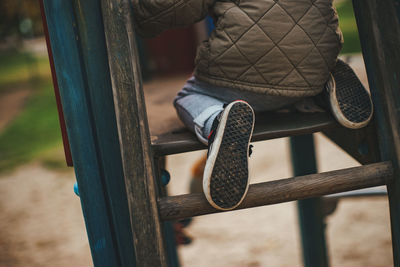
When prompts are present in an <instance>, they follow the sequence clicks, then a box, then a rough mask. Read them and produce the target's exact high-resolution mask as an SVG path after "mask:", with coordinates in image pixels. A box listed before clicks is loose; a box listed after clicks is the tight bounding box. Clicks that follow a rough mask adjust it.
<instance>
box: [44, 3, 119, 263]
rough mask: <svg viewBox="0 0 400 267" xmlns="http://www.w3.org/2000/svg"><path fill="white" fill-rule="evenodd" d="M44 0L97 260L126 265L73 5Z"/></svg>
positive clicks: (68, 129) (92, 245)
mask: <svg viewBox="0 0 400 267" xmlns="http://www.w3.org/2000/svg"><path fill="white" fill-rule="evenodd" d="M43 2H44V9H45V13H46V18H47V22H48V29H49V37H50V41H51V49H52V53H53V56H54V65H55V69H56V73H57V78H58V86H59V89H60V95H61V101H62V107H63V111H64V115H65V119H66V127H67V132H68V137H69V141H70V145H71V153H72V159H73V163H74V167H75V173H76V180H77V182H78V186H79V192H80V200H81V204H82V210H83V214H84V218H85V224H86V229H87V234H88V239H89V244H90V249H91V252H92V258H93V264H94V265H95V266H121V259H120V258H119V255H118V245H117V243H116V242H115V231H114V228H113V227H114V226H113V222H112V220H111V219H110V218H111V214H110V211H109V199H108V198H107V195H106V194H105V192H107V189H106V188H105V185H104V180H103V177H104V175H103V173H102V167H101V164H102V163H101V161H100V159H99V157H98V153H99V151H98V140H97V138H96V136H95V129H94V127H93V117H92V115H93V114H92V110H91V106H90V100H89V98H88V96H87V77H86V75H85V73H86V71H85V66H84V64H83V61H82V57H81V52H82V51H81V50H80V49H81V44H80V43H79V34H78V33H77V31H76V27H77V21H76V16H75V11H74V4H73V2H72V1H64V0H45V1H43ZM71 194H72V188H71Z"/></svg>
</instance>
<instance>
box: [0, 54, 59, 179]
mask: <svg viewBox="0 0 400 267" xmlns="http://www.w3.org/2000/svg"><path fill="white" fill-rule="evenodd" d="M0 61H1V62H2V63H3V62H5V63H6V64H2V66H1V67H0V93H1V91H2V90H12V89H13V87H16V88H18V86H17V85H19V84H23V85H25V86H26V85H28V86H29V89H30V90H31V91H32V92H31V96H30V98H29V99H28V100H27V103H26V105H25V107H24V109H23V110H22V111H21V113H20V114H19V115H18V116H17V117H16V118H15V119H14V120H13V121H12V122H11V123H10V124H9V125H8V126H7V127H6V128H5V129H4V130H3V131H2V132H0V172H4V171H8V170H12V169H13V168H14V167H16V166H18V165H20V164H23V163H27V162H29V161H31V160H32V159H34V158H39V160H42V161H43V162H45V163H46V162H47V163H48V165H49V166H58V165H60V164H59V162H55V161H61V160H59V159H60V158H61V157H54V156H53V154H55V153H53V152H52V151H55V150H56V151H59V150H60V149H61V146H62V142H61V133H60V126H59V122H58V115H57V107H56V102H55V97H54V91H53V85H52V83H51V77H50V72H49V66H48V64H49V63H48V60H47V58H46V57H42V58H38V59H35V57H34V56H32V55H31V54H28V53H18V52H16V51H12V52H11V53H1V54H0ZM33 67H36V70H35V72H33V75H32V73H29V69H31V68H33ZM46 69H47V72H46ZM49 151H50V155H49ZM57 153H58V152H57ZM58 154H59V153H58ZM64 165H65V164H64Z"/></svg>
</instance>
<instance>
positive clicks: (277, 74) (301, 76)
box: [132, 0, 342, 97]
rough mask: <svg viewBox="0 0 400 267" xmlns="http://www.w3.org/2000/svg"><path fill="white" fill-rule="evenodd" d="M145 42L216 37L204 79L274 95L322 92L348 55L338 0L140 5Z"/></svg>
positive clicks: (203, 52)
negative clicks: (201, 27)
mask: <svg viewBox="0 0 400 267" xmlns="http://www.w3.org/2000/svg"><path fill="white" fill-rule="evenodd" d="M132 1H133V2H132V3H133V10H134V15H135V19H136V30H137V32H138V34H139V35H141V36H144V37H151V36H154V35H157V34H159V33H160V32H162V31H164V30H166V29H168V28H172V27H183V26H188V25H190V24H192V23H195V22H197V21H200V20H202V19H203V18H204V17H205V16H206V15H207V14H211V15H212V16H213V18H214V19H215V25H216V28H215V30H214V31H213V32H212V33H211V35H210V37H209V39H208V40H207V41H205V42H203V43H202V44H201V45H200V47H199V48H198V50H197V56H196V61H195V63H196V68H195V72H194V73H195V76H196V78H197V79H199V80H202V81H204V82H207V83H209V84H213V85H216V86H223V87H229V88H237V89H241V90H245V91H253V92H258V93H265V94H270V95H281V96H288V97H304V96H312V95H316V94H318V93H319V92H321V91H322V89H323V85H324V84H325V82H326V81H327V80H328V77H329V73H330V71H331V70H332V69H333V67H334V66H335V64H336V57H337V55H338V53H339V51H340V49H341V45H342V34H341V32H340V29H339V27H338V17H337V14H336V11H335V9H334V8H333V6H332V0H216V1H215V0H132Z"/></svg>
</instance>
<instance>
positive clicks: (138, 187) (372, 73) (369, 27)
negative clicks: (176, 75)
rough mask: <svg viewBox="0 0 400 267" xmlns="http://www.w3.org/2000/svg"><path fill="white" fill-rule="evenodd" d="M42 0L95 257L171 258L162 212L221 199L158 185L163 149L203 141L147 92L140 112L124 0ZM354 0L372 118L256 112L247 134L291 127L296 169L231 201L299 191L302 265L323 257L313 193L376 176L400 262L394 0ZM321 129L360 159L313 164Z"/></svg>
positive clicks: (126, 262) (398, 43) (398, 59)
mask: <svg viewBox="0 0 400 267" xmlns="http://www.w3.org/2000/svg"><path fill="white" fill-rule="evenodd" d="M41 5H42V9H43V11H44V14H45V28H47V29H48V33H49V35H48V37H49V43H48V45H49V48H50V52H51V53H52V57H53V58H52V59H53V61H54V64H53V67H54V70H55V74H56V75H55V76H56V78H55V80H54V82H55V84H56V85H57V87H58V88H59V90H60V97H61V104H62V109H63V113H64V116H65V123H66V129H67V132H68V138H69V144H70V148H71V154H72V160H73V164H74V168H75V173H76V178H77V182H78V185H79V193H80V197H81V203H82V210H83V214H84V217H85V223H86V228H87V233H88V238H89V243H90V248H91V252H92V257H93V262H94V264H95V266H178V264H179V262H178V259H177V256H176V251H175V244H174V240H173V236H171V235H172V233H171V223H170V221H171V220H177V219H182V218H187V217H192V216H197V215H203V214H210V213H215V212H220V211H217V210H215V209H213V208H212V207H211V206H209V205H208V203H207V201H206V200H205V198H204V197H203V196H202V195H201V194H188V195H179V196H167V195H166V193H165V189H164V188H163V186H162V184H161V172H160V167H162V165H163V158H164V156H166V155H169V154H174V153H181V152H186V151H192V150H196V149H203V148H204V146H202V145H201V144H200V143H199V142H198V141H197V140H196V139H195V137H194V136H193V135H191V134H190V133H188V132H187V131H184V130H179V131H177V130H176V129H174V127H175V126H176V123H177V120H176V118H174V117H173V116H172V115H171V114H163V116H164V115H165V117H163V116H161V117H158V116H152V114H151V106H152V104H153V105H156V104H157V105H160V103H158V102H157V101H152V100H151V99H150V100H149V101H148V106H147V109H148V110H149V119H148V116H147V114H146V113H147V112H146V107H145V101H144V95H143V90H142V81H141V74H140V67H139V64H138V53H137V48H136V39H135V34H134V27H133V14H132V13H131V8H130V2H129V1H128V0H71V1H65V0H41ZM353 5H354V10H355V15H356V19H357V24H358V29H359V35H360V40H361V44H362V50H363V56H364V61H365V65H366V69H367V73H368V80H369V85H370V89H371V92H372V96H373V100H374V105H375V119H374V121H373V123H371V124H370V125H369V126H368V127H366V128H364V129H360V130H348V129H343V128H342V127H339V126H338V125H337V124H336V122H335V121H334V120H333V119H332V118H331V117H330V116H329V115H327V114H297V115H295V116H293V115H290V116H289V115H285V114H281V115H276V116H274V117H268V116H267V115H266V116H265V117H262V118H261V119H260V120H258V121H257V123H258V125H257V126H256V129H255V134H254V138H253V141H259V140H266V139H272V138H279V137H286V136H291V147H292V157H293V165H294V171H295V176H296V177H294V178H290V179H283V180H277V181H272V182H265V183H260V184H255V185H251V186H250V189H249V192H248V196H247V197H246V199H245V201H244V202H243V204H242V205H241V206H240V207H239V209H244V208H250V207H256V206H261V205H268V204H275V203H282V202H287V201H293V200H300V201H299V212H300V224H301V230H302V238H303V239H302V242H303V256H304V261H305V265H306V266H318V267H319V266H328V260H327V255H326V249H325V238H324V229H323V228H324V227H323V222H322V220H323V216H324V215H323V211H322V204H323V203H322V201H321V198H317V197H320V196H324V195H328V194H332V193H339V192H345V191H350V190H354V189H360V188H368V187H373V186H378V185H386V186H387V191H388V198H389V203H390V214H391V226H392V240H393V256H394V264H395V266H400V258H399V249H400V228H399V226H400V221H399V219H400V217H399V216H400V184H399V183H400V177H399V163H400V162H399V153H400V136H399V130H400V121H399V120H400V114H399V111H400V82H399V79H400V21H399V20H400V2H399V1H398V0H380V1H378V0H354V1H353ZM176 89H178V88H176ZM162 91H163V88H160V92H162ZM175 91H176V90H175ZM169 93H171V92H169V91H166V94H169ZM172 93H174V92H172ZM168 105H169V103H168ZM171 116H172V117H171ZM277 116H280V117H277ZM149 124H150V127H149ZM161 126H162V127H161ZM320 131H321V132H323V133H324V134H325V135H326V136H328V137H329V138H331V139H332V140H333V141H334V142H336V143H337V144H338V145H339V146H341V147H342V148H343V149H344V150H345V151H347V152H348V153H349V154H350V155H352V156H353V157H354V158H355V159H357V160H358V161H359V162H360V163H361V164H363V166H360V167H355V168H350V169H343V170H337V171H331V172H326V173H320V174H314V173H315V172H316V166H315V154H314V147H313V141H312V136H311V135H310V134H312V133H314V132H320ZM301 151H302V152H301Z"/></svg>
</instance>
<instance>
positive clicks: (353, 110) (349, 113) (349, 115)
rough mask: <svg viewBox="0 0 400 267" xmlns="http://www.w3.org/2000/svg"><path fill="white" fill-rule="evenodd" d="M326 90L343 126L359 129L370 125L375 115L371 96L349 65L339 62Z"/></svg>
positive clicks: (335, 113) (337, 117)
mask: <svg viewBox="0 0 400 267" xmlns="http://www.w3.org/2000/svg"><path fill="white" fill-rule="evenodd" d="M326 89H327V91H328V94H329V102H330V106H331V110H332V113H333V115H334V117H335V118H336V120H337V121H338V122H339V123H340V124H341V125H343V126H344V127H346V128H351V129H359V128H362V127H364V126H366V125H367V124H368V123H369V121H370V120H371V118H372V114H373V104H372V99H371V95H370V93H369V92H368V91H367V90H366V89H365V87H364V86H363V85H362V83H361V81H360V80H359V79H358V77H357V75H356V74H355V73H354V71H353V70H352V69H351V67H350V66H349V65H347V64H346V63H345V62H343V61H341V60H338V61H337V64H336V67H335V69H334V71H333V72H332V75H331V77H330V80H329V81H328V83H327V85H326Z"/></svg>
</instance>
